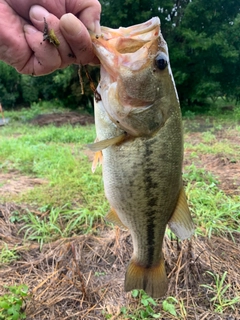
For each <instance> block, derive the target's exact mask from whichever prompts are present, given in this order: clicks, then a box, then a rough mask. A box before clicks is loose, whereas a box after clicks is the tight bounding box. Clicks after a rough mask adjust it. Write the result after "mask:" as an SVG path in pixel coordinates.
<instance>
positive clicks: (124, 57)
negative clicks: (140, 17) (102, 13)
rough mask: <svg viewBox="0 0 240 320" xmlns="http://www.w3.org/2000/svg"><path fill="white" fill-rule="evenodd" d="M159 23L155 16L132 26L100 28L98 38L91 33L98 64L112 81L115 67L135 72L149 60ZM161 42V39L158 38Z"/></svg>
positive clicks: (157, 36) (158, 33) (152, 52)
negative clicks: (99, 63) (108, 74)
mask: <svg viewBox="0 0 240 320" xmlns="http://www.w3.org/2000/svg"><path fill="white" fill-rule="evenodd" d="M160 35H161V33H160V20H159V18H157V17H154V18H152V19H151V20H149V21H147V22H145V23H141V24H138V25H135V26H131V27H127V28H123V27H121V28H119V29H111V28H107V27H101V35H96V34H91V38H92V43H93V46H94V49H95V51H97V52H98V54H97V56H98V58H99V60H100V62H101V65H102V66H104V68H105V69H106V70H107V72H108V73H110V74H111V76H112V77H113V78H115V79H116V76H117V75H118V70H117V69H116V67H119V66H121V67H127V68H129V69H131V70H132V71H134V70H139V69H141V68H143V67H145V64H146V63H147V61H150V60H152V55H153V54H154V51H155V50H154V48H152V49H151V47H153V44H154V43H155V44H157V41H158V39H159V36H160ZM161 41H163V42H164V43H165V41H164V40H163V38H162V39H161Z"/></svg>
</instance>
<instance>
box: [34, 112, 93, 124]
mask: <svg viewBox="0 0 240 320" xmlns="http://www.w3.org/2000/svg"><path fill="white" fill-rule="evenodd" d="M30 123H32V124H33V125H38V126H41V127H42V126H46V125H49V124H54V125H55V126H57V127H59V126H62V125H64V124H66V123H68V124H71V125H76V124H79V125H82V126H84V125H87V124H92V123H94V118H93V117H92V116H90V115H87V114H85V115H84V114H80V113H78V112H56V113H51V114H40V115H38V116H37V117H35V118H34V119H33V120H31V122H30Z"/></svg>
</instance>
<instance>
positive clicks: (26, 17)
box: [0, 0, 101, 75]
mask: <svg viewBox="0 0 240 320" xmlns="http://www.w3.org/2000/svg"><path fill="white" fill-rule="evenodd" d="M36 3H37V5H36ZM33 4H34V5H33ZM100 12H101V6H100V3H99V2H98V1H97V0H62V1H60V0H51V1H45V0H35V1H34V0H0V60H3V61H5V62H6V63H8V64H10V65H12V66H13V67H14V68H16V69H17V71H18V72H20V73H23V74H32V75H43V74H48V73H51V72H53V71H54V70H56V69H60V68H64V67H67V66H68V65H70V64H73V63H76V64H82V65H84V64H87V63H94V62H97V61H98V60H97V58H96V57H95V56H94V53H93V51H92V42H91V39H90V36H89V33H88V30H87V29H89V30H91V31H93V32H96V33H99V32H100V22H99V21H100ZM44 18H45V19H46V22H47V25H48V28H49V30H51V29H53V30H54V33H55V35H56V36H57V38H58V40H59V41H60V45H59V46H58V47H56V46H54V45H53V44H52V43H50V42H49V41H43V31H44Z"/></svg>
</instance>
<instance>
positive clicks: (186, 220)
mask: <svg viewBox="0 0 240 320" xmlns="http://www.w3.org/2000/svg"><path fill="white" fill-rule="evenodd" d="M168 226H169V228H170V229H171V230H172V232H173V233H175V235H176V236H177V237H178V238H180V239H181V240H184V239H187V238H189V237H191V236H192V234H193V232H194V225H193V221H192V217H191V214H190V211H189V208H188V204H187V198H186V194H185V191H184V189H183V187H182V189H181V191H180V194H179V198H178V202H177V205H176V208H175V211H174V213H173V215H172V217H171V219H170V220H169V221H168Z"/></svg>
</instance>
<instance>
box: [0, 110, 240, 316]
mask: <svg viewBox="0 0 240 320" xmlns="http://www.w3.org/2000/svg"><path fill="white" fill-rule="evenodd" d="M62 116H63V115H62V114H61V115H59V118H58V114H53V115H51V117H50V119H51V121H53V122H50V120H49V116H48V117H47V118H46V116H44V117H40V116H39V117H38V118H35V120H34V121H35V122H32V123H33V124H36V125H47V124H49V123H55V124H56V125H57V126H58V125H62V124H63V123H66V122H68V123H71V124H73V125H74V124H76V123H77V122H76V121H77V120H76V119H77V118H78V121H80V118H81V117H78V116H79V115H76V114H75V113H71V115H67V116H66V115H65V120H63V117H62ZM82 119H85V120H84V124H86V123H93V118H91V117H88V116H87V117H86V116H84V118H82ZM88 121H89V122H88ZM91 121H92V122H91ZM79 123H80V122H79ZM200 123H201V122H200ZM209 128H210V127H209V125H206V124H204V123H202V125H200V126H199V128H198V129H196V128H195V129H196V130H195V131H194V130H192V132H191V134H188V135H187V141H189V142H191V144H198V143H200V142H202V141H201V136H200V134H199V132H203V131H206V130H209ZM218 139H219V140H221V139H223V140H226V139H227V140H228V142H229V144H231V143H232V144H234V145H236V147H237V146H239V145H240V138H239V136H237V135H236V133H235V134H234V133H232V134H231V133H229V131H228V132H227V131H226V130H224V129H222V130H219V132H218ZM191 152H192V150H190V149H186V150H185V162H184V165H190V164H191V163H192V160H191V157H190V154H191ZM86 155H87V156H88V157H89V161H92V159H93V153H92V152H91V151H86ZM194 164H195V165H196V166H199V167H201V168H205V170H207V171H209V172H211V173H212V174H213V175H214V176H215V177H216V178H217V179H218V181H219V186H218V187H219V188H221V189H222V190H223V191H224V192H225V193H226V194H228V195H229V196H234V195H239V194H240V159H235V158H234V157H228V156H226V155H225V154H223V153H222V154H220V153H219V154H202V155H200V156H199V157H198V159H196V161H195V160H194ZM46 182H47V181H45V180H43V179H36V178H34V177H26V176H21V175H20V173H18V172H16V171H14V172H10V173H5V174H3V173H2V174H0V186H1V185H2V187H1V188H0V196H1V194H2V195H4V194H6V192H8V193H13V194H14V193H15V194H16V193H19V192H22V191H24V190H27V189H30V188H33V187H34V186H35V185H36V184H43V183H46ZM27 210H32V212H35V213H36V215H37V216H38V217H39V218H40V219H41V215H42V213H41V212H37V211H36V208H30V207H29V206H27V207H26V206H25V205H17V204H15V203H5V204H2V205H1V204H0V249H2V248H5V243H7V245H8V249H13V250H15V252H16V254H17V255H18V260H14V262H13V263H11V264H8V265H2V266H0V296H1V295H2V294H4V293H6V289H5V288H4V286H5V285H7V286H9V285H11V284H17V283H25V284H26V285H28V287H29V291H30V293H31V297H29V300H28V299H26V301H25V305H24V308H25V312H26V314H27V318H26V319H27V320H49V319H52V320H55V319H56V320H65V319H66V320H67V319H69V320H77V319H83V320H85V319H86V320H88V319H89V320H94V319H98V320H99V319H100V320H104V319H111V320H114V319H119V320H121V319H129V318H128V317H127V316H126V317H125V316H124V315H123V314H122V313H121V307H122V306H126V307H127V308H128V309H129V310H132V313H134V312H136V309H139V308H140V309H141V307H142V305H141V304H140V303H139V300H138V299H135V298H133V297H132V296H131V294H130V293H126V292H124V289H123V283H124V274H125V270H126V265H127V261H129V259H130V257H131V254H132V242H131V237H130V235H129V233H128V232H124V231H121V230H120V229H119V228H117V227H116V228H110V227H106V226H103V225H97V226H95V228H94V229H93V230H92V233H91V234H89V235H81V234H79V235H75V236H73V237H72V238H61V239H59V240H57V241H55V242H52V243H49V244H46V245H43V247H42V248H41V249H40V248H39V244H37V243H36V242H26V241H25V240H24V234H23V232H22V231H21V228H22V227H23V225H22V224H21V223H18V222H15V223H13V222H12V221H11V215H12V213H13V212H16V211H17V212H19V213H20V214H22V215H24V214H25V213H26V211H27ZM231 236H232V238H231V239H230V238H229V237H228V236H227V235H226V237H223V236H221V237H216V236H212V237H211V239H208V238H207V237H200V236H198V237H193V238H192V239H191V240H185V241H178V240H176V239H171V238H169V237H168V236H165V240H164V257H165V261H166V269H167V274H168V278H169V290H168V293H167V296H173V297H175V298H176V299H177V300H178V301H179V302H180V303H178V304H176V305H175V308H176V311H177V312H178V314H179V315H181V316H180V318H181V319H184V320H196V319H197V320H204V319H207V320H222V319H223V320H239V319H240V311H239V310H240V301H239V302H238V303H237V304H235V305H234V308H231V307H228V306H225V307H223V312H222V313H217V312H216V309H215V310H214V308H213V302H212V299H213V298H214V297H215V296H216V295H215V294H214V292H213V290H211V287H212V288H214V287H215V283H216V281H215V280H214V278H213V276H212V275H211V273H212V274H215V275H221V276H222V275H223V274H224V273H225V272H227V274H226V279H225V282H224V285H225V286H226V285H228V284H229V288H228V290H227V291H226V292H227V297H228V299H229V300H231V299H233V298H234V297H235V295H236V292H239V295H240V273H239V268H240V235H239V234H237V233H232V235H231ZM233 239H234V242H233V241H232V240H233ZM202 284H204V285H205V287H204V286H202ZM206 286H208V287H206ZM220 299H221V298H220ZM163 300H164V299H158V300H157V306H156V307H154V310H155V312H156V313H157V312H161V317H160V319H162V320H171V319H176V317H174V316H171V315H170V314H169V313H167V312H165V311H163V309H162V301H163ZM218 302H219V301H215V303H216V304H217V303H218ZM183 306H184V308H185V310H184V308H183ZM145 309H146V308H142V310H145ZM129 312H130V311H129ZM134 319H138V316H136V318H134ZM139 319H140V318H139ZM149 319H151V318H150V317H149Z"/></svg>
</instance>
